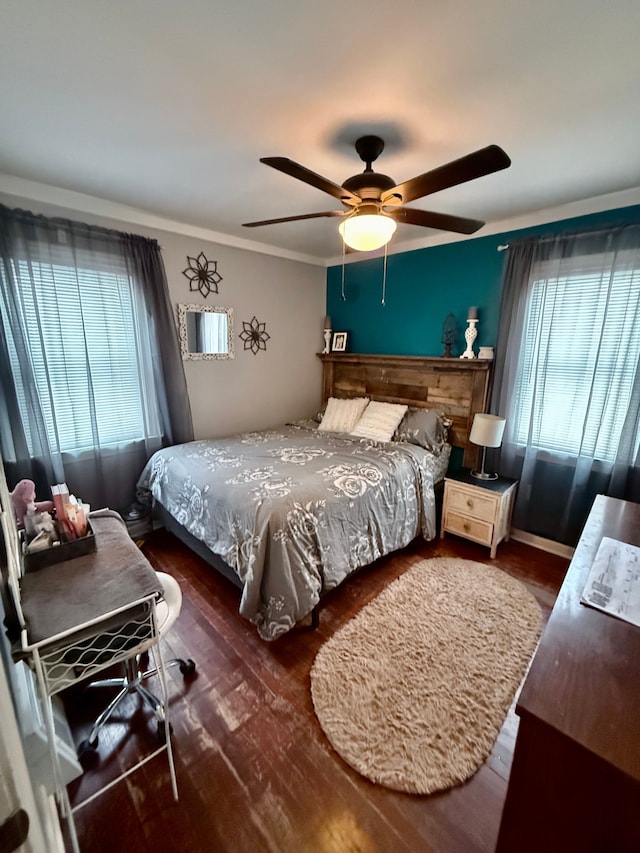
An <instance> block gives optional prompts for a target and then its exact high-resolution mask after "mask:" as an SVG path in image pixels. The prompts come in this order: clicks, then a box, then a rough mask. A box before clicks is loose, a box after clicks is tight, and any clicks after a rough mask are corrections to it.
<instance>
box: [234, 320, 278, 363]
mask: <svg viewBox="0 0 640 853" xmlns="http://www.w3.org/2000/svg"><path fill="white" fill-rule="evenodd" d="M266 325H267V324H266V323H259V322H258V320H257V319H256V318H255V317H254V318H253V319H252V320H251V322H250V323H247V321H246V320H243V321H242V331H241V332H240V334H239V335H238V337H239V338H240V340H241V341H242V342H243V343H244V348H245V349H250V350H251V352H252V353H253V354H254V355H257V354H258V351H259V350H261V349H262V350H265V351H266V349H267V341H268V340H269V339H270V337H271V335H270V334H268V333H267V331H266Z"/></svg>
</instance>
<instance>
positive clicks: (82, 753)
mask: <svg viewBox="0 0 640 853" xmlns="http://www.w3.org/2000/svg"><path fill="white" fill-rule="evenodd" d="M97 747H98V738H97V737H95V738H94V739H93V740H83V741H82V742H81V743H80V745H79V746H78V749H77V750H76V752H77V753H78V761H79V762H80V766H81V767H82V769H83V770H89V769H90V768H91V767H95V766H96V764H97V763H98V758H99V756H98V753H97Z"/></svg>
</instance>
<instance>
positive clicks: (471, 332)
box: [460, 318, 478, 358]
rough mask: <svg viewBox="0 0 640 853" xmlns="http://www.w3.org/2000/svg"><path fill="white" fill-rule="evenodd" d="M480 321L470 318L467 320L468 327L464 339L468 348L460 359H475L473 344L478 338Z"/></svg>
mask: <svg viewBox="0 0 640 853" xmlns="http://www.w3.org/2000/svg"><path fill="white" fill-rule="evenodd" d="M477 322H478V321H477V320H474V319H473V318H470V319H469V320H467V323H468V326H467V328H466V329H465V330H464V339H465V341H466V342H467V348H466V350H465V351H464V352H463V353H462V355H461V356H460V358H475V357H476V354H475V353H474V351H473V342H474V341H475V339H476V338H477V337H478V330H477V329H476V323H477Z"/></svg>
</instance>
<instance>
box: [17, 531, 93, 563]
mask: <svg viewBox="0 0 640 853" xmlns="http://www.w3.org/2000/svg"><path fill="white" fill-rule="evenodd" d="M95 550H96V537H95V534H94V532H93V528H92V527H91V522H90V521H89V522H87V534H86V535H85V536H81V537H80V539H70V540H69V541H68V542H61V543H60V544H59V545H53V546H52V547H51V548H45V549H44V550H42V551H33V552H28V551H25V552H24V555H23V557H24V570H25V572H35V571H37V570H38V569H44V568H45V567H46V566H53V565H54V564H55V563H62V562H64V561H65V560H73V559H74V557H84V555H85V554H91V553H92V552H93V551H95Z"/></svg>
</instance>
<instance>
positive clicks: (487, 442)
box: [469, 414, 507, 447]
mask: <svg viewBox="0 0 640 853" xmlns="http://www.w3.org/2000/svg"><path fill="white" fill-rule="evenodd" d="M506 422H507V421H506V419H505V418H501V417H500V416H499V415H485V414H477V415H475V416H474V418H473V424H472V426H471V432H470V434H469V441H471V442H472V443H473V444H478V445H480V447H500V445H501V444H502V436H503V434H504V427H505V424H506Z"/></svg>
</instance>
